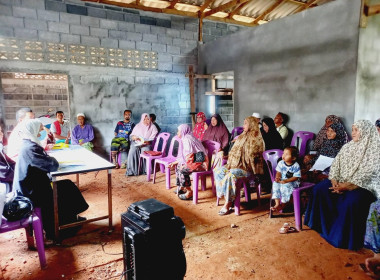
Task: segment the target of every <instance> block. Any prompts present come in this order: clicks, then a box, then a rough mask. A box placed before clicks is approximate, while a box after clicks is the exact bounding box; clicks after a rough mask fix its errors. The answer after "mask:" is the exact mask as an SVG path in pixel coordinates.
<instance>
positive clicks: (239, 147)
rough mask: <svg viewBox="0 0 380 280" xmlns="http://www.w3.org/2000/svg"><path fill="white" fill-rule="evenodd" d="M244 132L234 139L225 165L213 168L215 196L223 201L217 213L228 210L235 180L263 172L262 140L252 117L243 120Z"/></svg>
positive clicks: (234, 190) (257, 125) (234, 191)
mask: <svg viewBox="0 0 380 280" xmlns="http://www.w3.org/2000/svg"><path fill="white" fill-rule="evenodd" d="M243 128H244V132H243V133H242V134H240V136H239V137H238V138H237V140H236V141H235V144H234V146H233V147H232V149H231V151H230V152H229V155H228V161H227V165H225V166H222V167H219V168H216V169H214V178H215V184H216V192H217V196H218V197H219V198H220V197H222V196H224V199H225V202H224V205H223V207H222V209H221V210H220V211H219V213H218V214H219V215H226V214H228V213H229V212H230V206H232V204H233V201H234V199H235V196H236V195H240V194H236V181H237V180H238V179H239V178H242V177H247V176H249V175H250V174H251V173H253V174H263V157H262V153H263V151H264V141H263V138H262V136H261V134H260V131H259V124H258V121H257V119H255V118H254V117H248V118H246V119H245V120H244V126H243Z"/></svg>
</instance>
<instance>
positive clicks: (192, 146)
mask: <svg viewBox="0 0 380 280" xmlns="http://www.w3.org/2000/svg"><path fill="white" fill-rule="evenodd" d="M178 130H179V132H180V133H181V140H182V146H183V149H182V159H180V161H181V162H186V160H185V157H186V156H187V155H188V154H192V153H197V152H204V153H205V155H207V151H206V149H205V147H203V145H202V142H201V141H200V140H198V139H197V138H196V137H195V136H194V134H193V133H192V132H191V128H190V126H188V125H187V124H181V125H180V126H179V127H178Z"/></svg>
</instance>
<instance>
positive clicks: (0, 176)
mask: <svg viewBox="0 0 380 280" xmlns="http://www.w3.org/2000/svg"><path fill="white" fill-rule="evenodd" d="M3 137H4V133H3V126H2V123H1V122H0V225H1V217H2V215H1V214H2V213H3V210H4V203H5V198H6V194H7V193H9V192H10V191H11V190H12V183H13V175H14V168H15V162H14V161H13V160H11V159H10V158H9V157H8V156H7V155H6V154H5V153H4V151H3Z"/></svg>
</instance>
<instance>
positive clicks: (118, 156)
mask: <svg viewBox="0 0 380 280" xmlns="http://www.w3.org/2000/svg"><path fill="white" fill-rule="evenodd" d="M110 162H112V152H111V151H110ZM117 163H118V164H119V166H121V152H118V153H117Z"/></svg>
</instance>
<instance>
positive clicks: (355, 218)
mask: <svg viewBox="0 0 380 280" xmlns="http://www.w3.org/2000/svg"><path fill="white" fill-rule="evenodd" d="M376 197H377V198H380V137H379V135H378V132H377V130H376V128H375V126H374V125H373V124H372V123H371V122H370V121H367V120H360V121H356V122H355V123H354V124H353V125H352V141H350V142H349V143H347V144H345V145H344V146H343V147H342V149H341V150H340V152H339V153H338V155H337V156H336V157H335V159H334V161H333V163H332V165H331V168H330V174H329V179H326V180H324V181H322V182H321V183H319V184H317V185H316V186H314V188H313V196H312V198H311V199H310V201H309V204H308V207H307V210H306V213H305V224H306V225H308V226H309V227H310V228H312V229H314V230H316V231H318V232H320V233H321V236H322V237H323V238H325V239H326V240H327V241H328V242H329V243H330V244H332V245H333V246H335V247H338V248H348V249H350V250H357V249H360V248H361V247H363V242H364V233H365V228H366V218H367V215H368V211H369V206H370V204H371V203H372V202H373V201H375V199H376Z"/></svg>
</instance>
